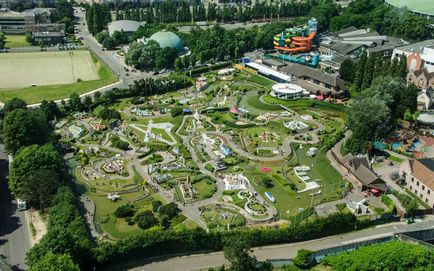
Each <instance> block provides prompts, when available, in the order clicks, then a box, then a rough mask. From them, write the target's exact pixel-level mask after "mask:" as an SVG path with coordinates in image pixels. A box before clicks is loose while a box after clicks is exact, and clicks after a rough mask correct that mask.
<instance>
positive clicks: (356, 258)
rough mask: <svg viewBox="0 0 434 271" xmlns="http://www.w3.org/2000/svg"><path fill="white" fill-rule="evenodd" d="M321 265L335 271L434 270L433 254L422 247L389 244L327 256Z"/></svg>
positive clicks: (400, 243) (396, 243)
mask: <svg viewBox="0 0 434 271" xmlns="http://www.w3.org/2000/svg"><path fill="white" fill-rule="evenodd" d="M322 264H323V265H325V266H326V267H331V268H332V269H333V270H335V271H352V270H357V271H368V270H434V252H433V251H432V250H430V249H427V248H426V247H424V246H422V245H417V244H411V243H406V242H389V243H384V244H377V245H372V246H366V247H362V248H359V249H357V250H355V251H352V252H349V253H341V254H338V255H333V256H329V257H326V258H325V259H324V260H323V261H322Z"/></svg>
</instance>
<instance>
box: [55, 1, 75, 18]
mask: <svg viewBox="0 0 434 271" xmlns="http://www.w3.org/2000/svg"><path fill="white" fill-rule="evenodd" d="M56 16H57V18H58V20H61V19H62V18H65V17H66V18H69V19H70V20H74V8H73V6H72V2H69V1H68V0H57V2H56Z"/></svg>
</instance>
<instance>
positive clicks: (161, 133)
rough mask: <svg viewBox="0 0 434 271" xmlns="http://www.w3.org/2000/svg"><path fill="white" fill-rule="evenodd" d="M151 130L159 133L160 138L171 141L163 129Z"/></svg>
mask: <svg viewBox="0 0 434 271" xmlns="http://www.w3.org/2000/svg"><path fill="white" fill-rule="evenodd" d="M151 132H152V133H154V134H156V135H161V138H162V139H164V140H167V141H170V142H172V138H171V137H170V136H169V135H168V134H167V133H166V131H165V130H164V129H159V128H152V129H151Z"/></svg>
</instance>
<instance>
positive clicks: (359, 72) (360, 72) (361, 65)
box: [354, 50, 368, 90]
mask: <svg viewBox="0 0 434 271" xmlns="http://www.w3.org/2000/svg"><path fill="white" fill-rule="evenodd" d="M367 61H368V54H367V53H366V50H364V51H363V52H362V55H361V56H360V59H359V61H358V62H357V68H356V75H355V77H354V84H355V85H356V87H357V89H359V90H360V89H361V87H362V83H363V76H364V74H365V66H366V62H367Z"/></svg>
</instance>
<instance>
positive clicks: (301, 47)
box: [274, 32, 316, 52]
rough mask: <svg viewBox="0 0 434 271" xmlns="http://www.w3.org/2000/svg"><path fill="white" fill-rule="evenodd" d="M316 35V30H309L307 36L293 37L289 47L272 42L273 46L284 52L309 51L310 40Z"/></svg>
mask: <svg viewBox="0 0 434 271" xmlns="http://www.w3.org/2000/svg"><path fill="white" fill-rule="evenodd" d="M315 36H316V32H310V34H309V36H307V37H303V36H301V37H293V38H292V43H291V46H290V47H286V46H278V45H279V44H278V43H276V42H274V45H275V46H274V48H276V49H277V50H281V51H285V52H305V51H309V50H310V48H311V47H312V41H313V39H314V38H315Z"/></svg>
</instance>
